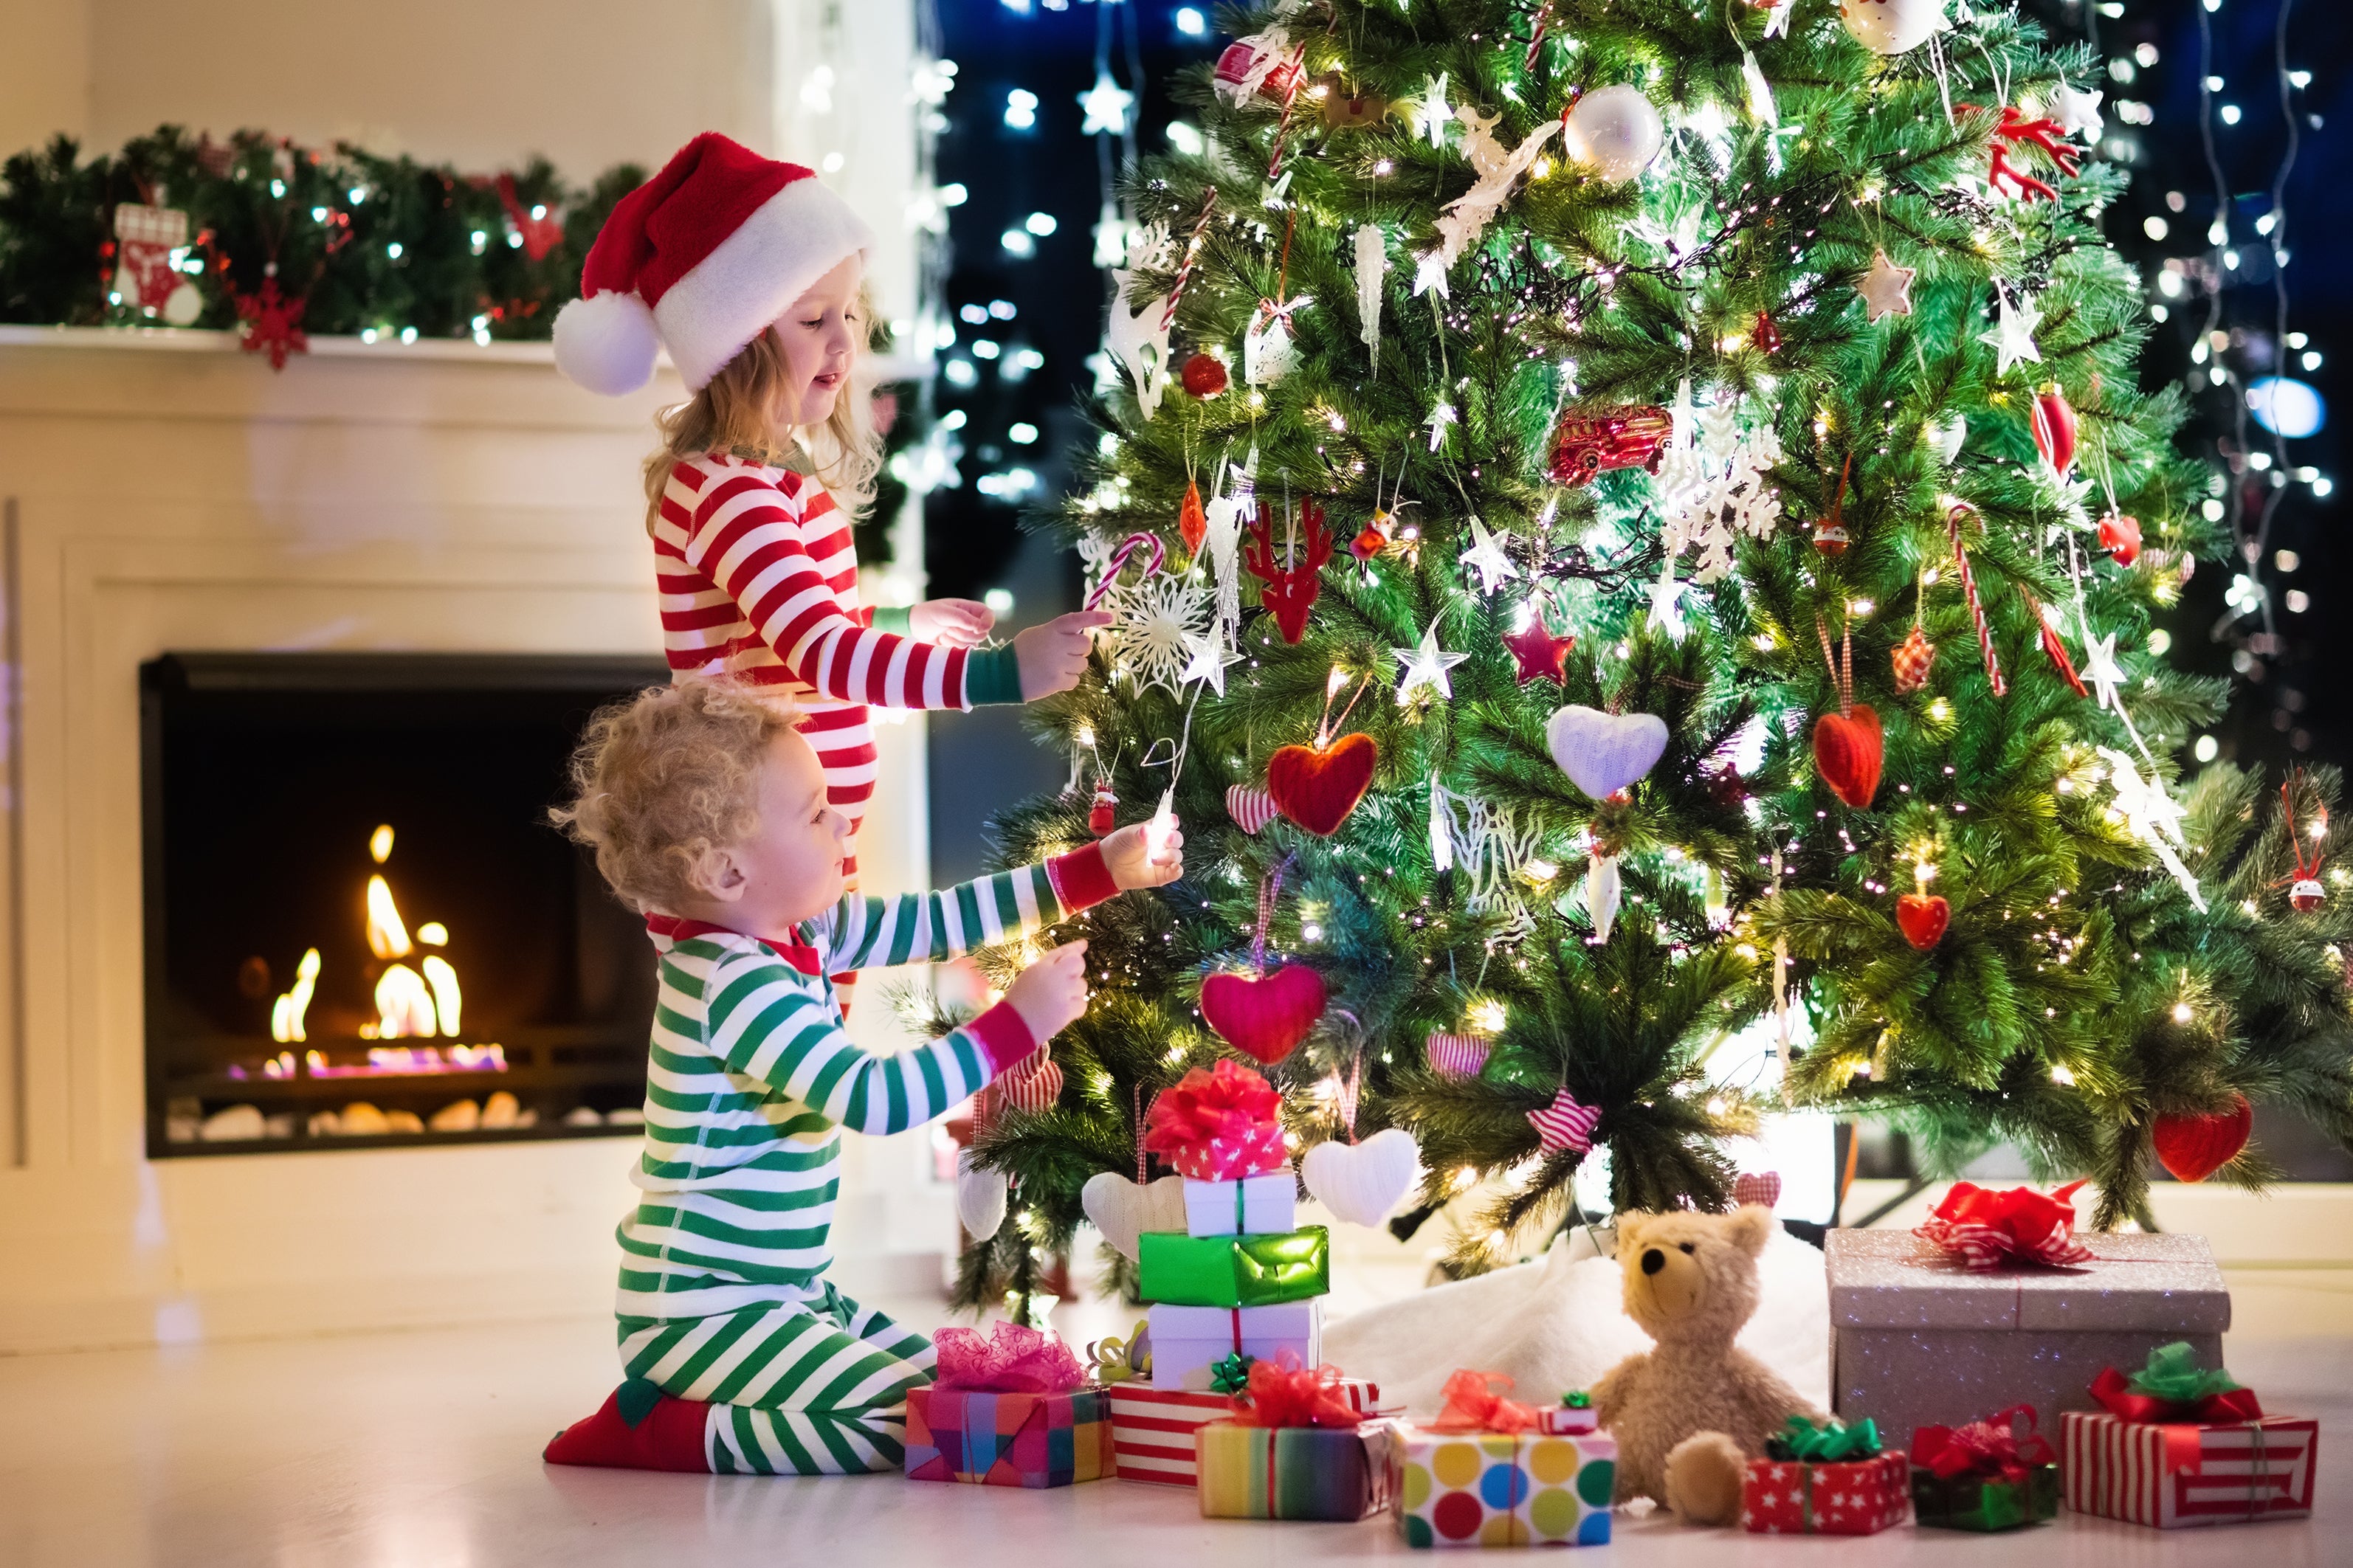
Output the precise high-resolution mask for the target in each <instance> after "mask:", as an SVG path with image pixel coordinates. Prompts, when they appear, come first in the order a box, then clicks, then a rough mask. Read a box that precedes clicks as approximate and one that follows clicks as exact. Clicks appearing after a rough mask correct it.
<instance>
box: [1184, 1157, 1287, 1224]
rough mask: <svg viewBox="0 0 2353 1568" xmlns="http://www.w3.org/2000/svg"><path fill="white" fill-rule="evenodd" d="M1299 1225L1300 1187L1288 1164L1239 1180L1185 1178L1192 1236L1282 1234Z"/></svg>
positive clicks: (1187, 1213)
mask: <svg viewBox="0 0 2353 1568" xmlns="http://www.w3.org/2000/svg"><path fill="white" fill-rule="evenodd" d="M1298 1228H1299V1195H1298V1187H1297V1184H1295V1183H1294V1182H1293V1180H1292V1175H1291V1171H1290V1168H1289V1167H1287V1166H1286V1167H1285V1168H1283V1169H1282V1170H1280V1171H1270V1172H1268V1173H1266V1174H1265V1175H1262V1176H1244V1177H1243V1178H1242V1179H1241V1180H1240V1181H1239V1182H1197V1181H1195V1180H1194V1179H1193V1178H1192V1177H1190V1176H1187V1177H1186V1178H1185V1229H1186V1232H1187V1234H1188V1235H1192V1236H1281V1235H1283V1234H1285V1233H1287V1232H1290V1231H1294V1230H1297V1229H1298Z"/></svg>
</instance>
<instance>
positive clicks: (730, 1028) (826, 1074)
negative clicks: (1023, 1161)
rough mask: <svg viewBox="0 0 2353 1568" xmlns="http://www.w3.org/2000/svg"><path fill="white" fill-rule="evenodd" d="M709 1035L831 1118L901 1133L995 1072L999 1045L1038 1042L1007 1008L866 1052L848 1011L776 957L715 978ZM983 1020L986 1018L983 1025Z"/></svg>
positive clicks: (724, 969)
mask: <svg viewBox="0 0 2353 1568" xmlns="http://www.w3.org/2000/svg"><path fill="white" fill-rule="evenodd" d="M707 1005H708V1008H709V1017H710V1025H709V1030H710V1032H709V1034H708V1036H707V1037H706V1039H707V1042H708V1044H709V1046H710V1048H711V1052H712V1055H713V1056H716V1057H718V1058H720V1059H721V1060H722V1061H723V1062H724V1063H725V1064H726V1067H727V1070H728V1071H729V1072H732V1073H737V1074H740V1075H742V1076H743V1077H744V1078H748V1079H754V1080H756V1081H758V1082H760V1083H763V1084H765V1085H766V1086H767V1087H768V1088H770V1089H775V1090H776V1091H778V1092H779V1093H782V1094H785V1095H787V1096H789V1097H790V1098H792V1099H793V1100H797V1101H798V1102H799V1103H800V1104H802V1105H805V1106H807V1107H808V1108H809V1109H810V1110H814V1111H816V1112H817V1113H818V1115H819V1116H822V1117H823V1118H825V1120H826V1121H830V1122H833V1123H835V1124H837V1125H839V1126H842V1127H847V1128H849V1129H850V1130H851V1131H857V1132H866V1133H871V1134H875V1135H878V1136H880V1135H887V1134H890V1133H893V1132H904V1131H907V1130H908V1129H909V1128H912V1127H920V1126H922V1125H923V1123H925V1122H926V1121H932V1120H933V1119H934V1118H935V1117H939V1116H942V1115H944V1114H945V1113H946V1112H947V1110H949V1108H950V1107H952V1106H955V1104H957V1103H958V1102H960V1101H962V1100H965V1099H966V1098H968V1097H969V1096H971V1095H973V1094H974V1093H976V1092H977V1091H978V1090H979V1089H981V1088H982V1087H983V1086H985V1085H986V1084H987V1082H988V1080H989V1079H992V1078H994V1077H996V1076H997V1071H998V1068H999V1067H1000V1065H1002V1064H1000V1063H998V1062H997V1060H996V1059H995V1058H996V1057H997V1050H998V1049H1000V1048H1002V1049H1008V1050H1010V1049H1012V1048H1013V1047H1014V1046H1015V1045H1017V1044H1018V1047H1019V1050H1018V1054H1016V1055H1014V1056H1013V1057H1012V1058H1010V1059H1012V1060H1017V1061H1018V1059H1020V1056H1021V1055H1026V1054H1027V1053H1028V1052H1029V1051H1030V1050H1032V1049H1034V1048H1035V1047H1036V1042H1035V1041H1034V1040H1032V1039H1030V1038H1029V1031H1028V1029H1027V1027H1026V1026H1022V1025H1021V1023H1020V1019H1019V1016H1018V1014H1015V1015H1011V1019H1010V1021H1011V1024H1012V1027H1013V1030H1014V1031H1018V1035H1019V1038H1018V1041H1014V1040H1012V1039H1010V1038H1005V1043H1004V1045H1003V1046H1002V1047H999V1046H998V1044H997V1041H998V1039H999V1038H1003V1037H1006V1036H1007V1035H1008V1031H1007V1029H1006V1027H1005V1025H1006V1020H1005V1019H1004V1018H1001V1017H998V1016H997V1015H1000V1014H1010V1013H1011V1010H1010V1009H1009V1008H1008V1007H1006V1006H1005V1005H1003V1004H1001V1003H1000V1004H999V1005H997V1006H996V1007H992V1008H990V1009H989V1011H988V1013H987V1014H985V1015H983V1016H982V1018H980V1019H975V1020H974V1021H973V1023H972V1024H970V1025H967V1026H965V1027H963V1028H961V1029H952V1030H950V1031H949V1032H948V1033H947V1034H946V1035H944V1036H943V1037H940V1038H939V1039H936V1040H931V1041H927V1042H925V1043H924V1044H923V1045H920V1046H916V1047H913V1048H911V1049H908V1050H904V1051H900V1052H898V1053H896V1054H895V1055H892V1056H887V1057H878V1056H873V1055H871V1054H869V1053H868V1052H867V1051H866V1050H864V1049H863V1048H862V1047H860V1046H859V1045H858V1044H857V1043H856V1042H855V1041H853V1040H851V1039H850V1037H849V1033H848V1031H846V1030H845V1029H843V1027H842V1026H841V1010H840V1009H839V1007H837V1006H834V1005H832V1004H831V1002H830V1000H829V999H828V998H827V997H824V996H822V995H819V994H814V993H812V991H811V990H810V988H809V986H808V984H807V982H806V981H805V980H804V979H803V977H802V976H801V975H800V974H799V973H797V972H796V971H794V970H793V969H792V968H791V967H790V966H789V965H787V964H786V963H782V962H781V961H778V960H774V959H762V958H742V959H735V960H731V961H730V962H729V963H725V964H723V965H722V966H721V967H720V969H719V971H718V972H717V973H715V974H713V975H712V980H711V986H710V991H709V1001H708V1003H707ZM984 1020H987V1022H986V1023H984Z"/></svg>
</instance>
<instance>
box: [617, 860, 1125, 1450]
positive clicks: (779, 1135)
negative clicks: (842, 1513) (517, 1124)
mask: <svg viewBox="0 0 2353 1568" xmlns="http://www.w3.org/2000/svg"><path fill="white" fill-rule="evenodd" d="M1116 890H1117V889H1116V887H1115V885H1114V884H1113V882H1112V880H1111V877H1110V874H1109V872H1108V871H1107V870H1106V869H1105V868H1104V867H1103V858H1102V854H1101V851H1100V850H1099V849H1096V848H1094V847H1089V848H1087V849H1084V850H1081V851H1080V852H1079V853H1077V854H1075V855H1069V856H1064V857H1062V858H1060V859H1058V860H1055V861H1053V862H1051V863H1050V864H1049V865H1046V866H1032V867H1028V868H1023V869H1021V870H1018V871H1011V872H1007V873H1004V874H1002V875H999V876H994V877H985V878H982V879H979V880H978V881H975V882H969V883H966V884H965V885H964V886H962V887H958V888H954V889H948V890H946V891H944V892H935V893H921V894H908V895H904V896H902V897H900V898H897V899H891V900H883V899H871V898H860V897H855V896H853V897H850V898H847V899H844V900H842V901H841V902H840V903H839V904H838V905H836V906H835V907H834V909H833V910H830V911H829V912H828V913H827V914H825V915H822V916H820V917H818V919H816V920H814V921H809V922H807V924H806V925H804V926H803V927H802V928H801V930H800V931H797V932H796V933H795V935H796V937H797V938H799V939H801V940H796V941H786V942H770V941H762V940H760V939H757V938H754V937H749V936H744V935H743V934H741V933H738V932H735V931H725V930H722V929H719V928H716V927H712V926H708V925H704V924H702V923H700V922H695V921H680V920H676V919H674V918H672V917H669V916H663V915H655V916H652V917H650V918H649V920H648V921H647V925H648V928H649V930H650V931H652V933H653V935H654V939H655V943H656V945H657V946H658V947H659V948H660V949H661V950H662V953H661V971H660V988H659V998H658V1000H657V1002H656V1005H655V1010H654V1026H653V1039H652V1045H651V1055H650V1060H649V1066H648V1074H647V1092H646V1135H645V1136H646V1143H645V1152H644V1155H643V1156H642V1158H641V1159H640V1160H639V1162H638V1170H637V1172H636V1173H635V1174H634V1175H633V1177H632V1180H634V1181H635V1182H636V1184H637V1185H638V1188H639V1190H640V1191H641V1192H642V1193H643V1194H645V1195H644V1196H643V1197H642V1198H641V1199H640V1200H639V1202H638V1206H637V1209H636V1211H635V1212H634V1213H633V1214H632V1215H630V1216H629V1217H628V1219H626V1220H624V1221H623V1222H622V1224H621V1226H620V1230H619V1233H618V1234H619V1239H620V1243H621V1250H622V1254H623V1256H622V1262H621V1279H620V1291H619V1299H618V1303H617V1306H618V1317H619V1320H620V1324H619V1326H620V1342H621V1359H622V1363H623V1365H624V1367H625V1368H626V1369H627V1373H628V1376H629V1377H630V1378H632V1379H638V1378H642V1379H645V1380H648V1381H649V1382H651V1383H652V1384H654V1385H655V1386H657V1387H658V1388H659V1389H660V1390H661V1391H662V1392H663V1393H665V1394H670V1395H672V1396H674V1397H677V1398H681V1399H690V1400H699V1401H707V1402H709V1403H710V1405H711V1414H710V1418H709V1425H708V1427H707V1429H706V1436H705V1448H706V1454H705V1457H706V1458H707V1459H708V1460H709V1462H710V1466H711V1468H712V1470H713V1471H714V1472H718V1473H727V1472H746V1471H748V1472H754V1473H758V1474H763V1475H778V1474H791V1475H811V1474H824V1475H832V1474H841V1473H846V1472H853V1471H860V1470H878V1469H894V1468H898V1466H899V1464H900V1463H901V1461H902V1445H903V1436H904V1430H905V1409H906V1397H907V1390H908V1389H910V1388H913V1387H916V1386H919V1385H921V1384H926V1383H929V1382H930V1381H931V1376H932V1348H931V1344H930V1342H928V1341H927V1340H925V1339H924V1338H923V1336H922V1335H921V1334H918V1333H916V1332H914V1331H912V1330H909V1329H905V1328H902V1326H900V1325H899V1324H897V1323H895V1322H892V1321H891V1320H890V1319H889V1318H887V1317H885V1316H883V1315H882V1314H881V1313H880V1312H877V1311H875V1310H872V1309H871V1308H866V1307H861V1306H860V1305H859V1304H858V1303H857V1302H855V1301H853V1300H850V1299H849V1298H848V1297H847V1296H844V1295H843V1294H842V1293H841V1292H840V1291H839V1290H838V1289H835V1288H834V1287H833V1286H832V1285H831V1284H830V1283H829V1282H828V1281H827V1280H826V1279H825V1278H824V1275H825V1271H826V1269H827V1268H828V1266H830V1264H831V1263H832V1261H833V1253H832V1248H831V1245H830V1231H831V1228H832V1223H833V1205H834V1198H835V1195H836V1192H837V1188H838V1170H837V1167H838V1163H839V1152H840V1142H841V1130H842V1129H843V1128H844V1127H848V1128H851V1129H853V1130H855V1131H860V1132H870V1133H876V1134H887V1133H893V1132H902V1131H907V1130H908V1129H910V1128H913V1127H919V1126H921V1125H923V1123H924V1122H927V1121H932V1120H934V1118H936V1117H938V1116H940V1115H943V1114H944V1113H945V1112H946V1111H947V1110H950V1109H951V1108H953V1107H955V1105H957V1104H959V1103H960V1102H962V1101H963V1100H965V1099H966V1098H968V1097H969V1096H971V1095H972V1094H974V1093H976V1091H977V1090H979V1089H981V1088H982V1087H983V1086H984V1085H986V1084H987V1082H988V1081H989V1080H990V1079H992V1078H994V1077H996V1076H997V1074H998V1073H1000V1072H1002V1071H1003V1070H1004V1069H1005V1068H1008V1067H1010V1066H1012V1065H1013V1064H1014V1063H1016V1062H1018V1061H1019V1060H1021V1059H1022V1058H1025V1057H1027V1056H1029V1054H1030V1053H1031V1052H1032V1051H1033V1050H1034V1049H1035V1047H1036V1042H1035V1041H1034V1040H1033V1039H1032V1038H1031V1037H1030V1035H1029V1028H1028V1026H1026V1025H1025V1024H1023V1023H1022V1021H1021V1018H1020V1016H1019V1015H1018V1013H1016V1012H1014V1011H1013V1009H1012V1008H1011V1007H1010V1006H1009V1005H1006V1004H1004V1003H999V1004H998V1005H996V1006H995V1007H992V1008H990V1009H989V1010H988V1011H987V1013H984V1014H982V1015H981V1016H979V1017H978V1018H976V1019H975V1020H973V1022H972V1023H970V1024H968V1025H966V1026H964V1027H963V1028H960V1029H956V1030H953V1031H951V1032H950V1033H949V1034H948V1035H947V1036H945V1037H944V1038H941V1039H938V1040H934V1041H930V1042H928V1043H926V1044H924V1045H922V1046H918V1047H913V1048H912V1049H909V1050H906V1051H902V1052H900V1053H898V1054H897V1055H894V1056H887V1057H877V1056H872V1055H870V1054H869V1053H867V1052H866V1051H864V1050H862V1049H861V1048H860V1047H858V1046H857V1045H856V1044H855V1043H854V1042H852V1041H851V1040H850V1038H849V1035H848V1034H847V1033H846V1032H845V1031H844V1029H843V1027H842V1019H841V1011H840V1007H839V1004H838V1003H837V1001H836V1000H835V997H834V993H833V987H832V984H831V983H830V981H829V980H828V976H829V975H832V974H838V973H845V972H849V971H854V970H858V969H862V968H867V967H870V966H877V965H890V964H898V963H916V962H920V961H923V960H930V961H933V962H939V961H942V960H945V959H950V958H954V957H956V956H958V955H960V954H962V953H965V952H969V951H971V950H972V949H973V948H976V947H980V946H984V945H987V944H989V943H993V942H1002V941H1005V940H1008V939H1009V938H1016V937H1019V936H1022V935H1025V934H1027V933H1029V932H1031V931H1036V930H1038V929H1039V927H1041V926H1044V925H1048V924H1051V923H1053V922H1054V921H1060V920H1063V919H1065V918H1067V917H1068V916H1070V915H1071V914H1075V913H1076V912H1077V911H1078V910H1081V909H1083V908H1085V907H1086V906H1087V905H1089V904H1092V903H1095V902H1097V901H1099V900H1101V899H1102V898H1103V897H1106V896H1108V895H1109V894H1110V893H1112V892H1114V891H1116Z"/></svg>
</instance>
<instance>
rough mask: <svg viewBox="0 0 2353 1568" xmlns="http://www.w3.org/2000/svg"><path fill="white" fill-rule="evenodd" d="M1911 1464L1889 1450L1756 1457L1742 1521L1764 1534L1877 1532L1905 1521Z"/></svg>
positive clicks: (1743, 1496)
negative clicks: (1826, 1457)
mask: <svg viewBox="0 0 2353 1568" xmlns="http://www.w3.org/2000/svg"><path fill="white" fill-rule="evenodd" d="M1911 1473H1912V1467H1911V1464H1910V1463H1909V1462H1908V1461H1907V1460H1906V1459H1905V1458H1904V1456H1903V1455H1902V1454H1900V1453H1897V1452H1894V1450H1890V1451H1888V1452H1886V1453H1883V1454H1878V1455H1875V1456H1873V1458H1868V1459H1841V1460H1831V1461H1827V1462H1823V1463H1809V1462H1808V1461H1806V1460H1803V1459H1751V1460H1749V1461H1748V1475H1747V1477H1746V1480H1745V1481H1744V1483H1743V1485H1742V1487H1741V1496H1740V1523H1741V1526H1742V1528H1743V1529H1746V1530H1751V1531H1757V1532H1758V1533H1760V1534H1765V1535H1875V1534H1877V1533H1878V1532H1879V1531H1883V1530H1885V1529H1887V1528H1888V1527H1889V1526H1890V1525H1896V1524H1901V1523H1903V1522H1904V1515H1905V1511H1906V1510H1908V1509H1909V1508H1910V1507H1911V1503H1912V1494H1911Z"/></svg>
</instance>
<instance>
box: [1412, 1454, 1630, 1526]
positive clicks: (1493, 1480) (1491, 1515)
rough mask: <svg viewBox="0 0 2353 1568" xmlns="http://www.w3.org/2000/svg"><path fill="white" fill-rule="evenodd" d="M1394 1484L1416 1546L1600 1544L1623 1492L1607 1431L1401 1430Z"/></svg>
mask: <svg viewBox="0 0 2353 1568" xmlns="http://www.w3.org/2000/svg"><path fill="white" fill-rule="evenodd" d="M1394 1462H1395V1464H1396V1467H1397V1476H1396V1479H1395V1480H1394V1481H1393V1482H1392V1485H1391V1491H1392V1492H1393V1494H1394V1500H1393V1502H1392V1503H1391V1505H1390V1506H1391V1509H1392V1511H1394V1513H1395V1514H1396V1516H1397V1522H1398V1534H1399V1535H1402V1536H1403V1537H1405V1541H1406V1544H1407V1545H1409V1546H1551V1545H1556V1546H1601V1545H1606V1544H1608V1542H1609V1509H1610V1505H1611V1503H1612V1501H1613V1500H1614V1499H1615V1497H1616V1495H1617V1490H1618V1440H1617V1439H1616V1438H1614V1437H1612V1436H1609V1435H1608V1434H1607V1433H1603V1432H1589V1433H1584V1434H1580V1435H1577V1436H1546V1435H1545V1434H1542V1433H1529V1432H1524V1433H1516V1434H1514V1433H1497V1432H1440V1431H1437V1430H1434V1429H1433V1428H1430V1427H1427V1426H1409V1425H1401V1426H1399V1427H1398V1433H1397V1447H1396V1459H1395V1461H1394Z"/></svg>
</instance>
